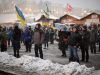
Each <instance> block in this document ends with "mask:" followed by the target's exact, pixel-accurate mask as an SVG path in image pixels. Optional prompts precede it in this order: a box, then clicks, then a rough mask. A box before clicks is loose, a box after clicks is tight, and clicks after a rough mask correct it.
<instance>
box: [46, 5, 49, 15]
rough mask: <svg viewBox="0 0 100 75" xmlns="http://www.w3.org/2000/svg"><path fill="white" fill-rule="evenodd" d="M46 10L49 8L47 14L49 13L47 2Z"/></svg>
mask: <svg viewBox="0 0 100 75" xmlns="http://www.w3.org/2000/svg"><path fill="white" fill-rule="evenodd" d="M46 10H47V14H49V8H48V5H47V4H46Z"/></svg>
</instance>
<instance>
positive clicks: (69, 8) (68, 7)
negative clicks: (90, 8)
mask: <svg viewBox="0 0 100 75" xmlns="http://www.w3.org/2000/svg"><path fill="white" fill-rule="evenodd" d="M67 9H68V10H69V11H72V9H73V8H72V7H71V6H70V5H69V4H68V3H67Z"/></svg>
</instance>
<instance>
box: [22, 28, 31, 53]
mask: <svg viewBox="0 0 100 75" xmlns="http://www.w3.org/2000/svg"><path fill="white" fill-rule="evenodd" d="M23 39H24V41H25V46H26V51H25V52H28V51H29V52H31V50H30V46H29V41H30V39H31V35H30V33H29V30H28V27H25V31H24V37H23Z"/></svg>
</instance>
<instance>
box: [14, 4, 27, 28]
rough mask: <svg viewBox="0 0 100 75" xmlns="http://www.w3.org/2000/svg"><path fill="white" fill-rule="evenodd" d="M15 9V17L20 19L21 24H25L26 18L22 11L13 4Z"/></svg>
mask: <svg viewBox="0 0 100 75" xmlns="http://www.w3.org/2000/svg"><path fill="white" fill-rule="evenodd" d="M15 9H16V14H17V18H18V19H20V21H21V24H22V26H23V25H25V23H26V20H25V18H24V15H23V13H22V11H21V10H20V9H19V8H18V7H17V6H16V5H15Z"/></svg>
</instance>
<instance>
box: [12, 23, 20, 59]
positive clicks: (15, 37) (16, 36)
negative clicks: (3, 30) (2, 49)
mask: <svg viewBox="0 0 100 75" xmlns="http://www.w3.org/2000/svg"><path fill="white" fill-rule="evenodd" d="M13 27H14V29H13V32H12V45H13V50H14V56H15V57H17V58H19V57H20V56H19V49H20V46H19V42H20V37H21V30H20V29H19V28H18V23H14V24H13Z"/></svg>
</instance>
